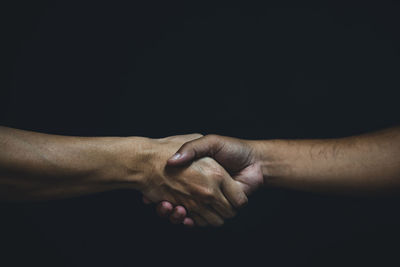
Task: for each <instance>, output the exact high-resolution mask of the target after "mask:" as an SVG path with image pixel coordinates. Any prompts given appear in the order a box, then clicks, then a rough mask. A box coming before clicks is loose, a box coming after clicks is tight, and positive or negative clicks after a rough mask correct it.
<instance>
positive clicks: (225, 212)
mask: <svg viewBox="0 0 400 267" xmlns="http://www.w3.org/2000/svg"><path fill="white" fill-rule="evenodd" d="M211 206H212V207H213V209H215V210H216V211H217V212H218V214H219V215H221V217H222V218H224V219H230V218H233V217H235V215H236V211H235V209H234V208H233V207H232V205H231V203H230V202H229V201H228V200H227V199H226V197H225V196H224V195H223V194H222V193H220V195H219V196H218V197H217V198H216V200H215V201H214V202H213V203H212V204H211Z"/></svg>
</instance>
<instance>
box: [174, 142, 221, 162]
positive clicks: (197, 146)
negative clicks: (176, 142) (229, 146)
mask: <svg viewBox="0 0 400 267" xmlns="http://www.w3.org/2000/svg"><path fill="white" fill-rule="evenodd" d="M220 146H221V144H220V143H219V142H218V140H217V139H216V136H214V135H207V136H204V137H201V138H198V139H195V140H192V141H189V142H186V143H185V144H183V145H182V146H181V148H179V150H178V151H177V152H176V153H175V154H174V155H173V156H172V157H171V158H170V159H168V161H167V165H171V166H172V165H182V164H185V163H188V162H190V161H192V160H195V159H198V158H202V157H206V156H209V157H213V155H214V154H215V153H216V151H218V150H219V148H220Z"/></svg>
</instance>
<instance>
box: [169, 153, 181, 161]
mask: <svg viewBox="0 0 400 267" xmlns="http://www.w3.org/2000/svg"><path fill="white" fill-rule="evenodd" d="M181 156H182V155H181V154H180V153H176V154H175V155H173V156H172V157H171V159H172V160H177V159H179V158H180V157H181Z"/></svg>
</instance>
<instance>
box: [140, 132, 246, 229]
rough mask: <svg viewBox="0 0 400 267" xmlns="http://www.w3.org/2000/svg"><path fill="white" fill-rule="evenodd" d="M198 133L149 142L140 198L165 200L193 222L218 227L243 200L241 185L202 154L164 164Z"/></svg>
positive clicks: (212, 160)
mask: <svg viewBox="0 0 400 267" xmlns="http://www.w3.org/2000/svg"><path fill="white" fill-rule="evenodd" d="M198 137H200V135H183V136H173V137H168V138H163V139H158V140H154V141H153V145H152V150H154V151H155V153H152V156H151V160H150V163H151V165H150V166H148V167H147V168H146V169H148V170H150V171H149V172H148V173H147V174H145V176H146V177H147V178H146V181H145V185H144V186H143V188H142V190H141V191H142V193H143V195H144V197H145V198H146V199H147V200H148V201H150V202H154V203H158V202H160V201H168V202H169V203H171V204H173V205H181V206H184V207H185V208H186V210H187V211H188V214H189V216H190V217H191V218H193V219H194V221H195V222H196V224H197V225H200V226H205V225H207V224H211V225H214V226H219V225H221V224H223V221H224V219H225V218H231V217H233V216H234V215H235V208H240V207H241V206H243V205H245V204H246V203H247V197H246V195H245V193H244V192H243V188H242V187H241V184H240V183H238V182H235V181H234V180H233V179H232V177H231V176H230V175H229V174H228V173H227V172H226V171H225V169H224V168H222V167H221V166H220V165H219V164H218V163H217V162H216V161H215V160H214V159H211V158H209V157H204V158H201V159H199V160H196V161H193V162H192V163H191V164H185V165H184V166H183V165H182V164H181V165H180V166H179V165H178V164H176V166H172V165H171V166H166V165H167V159H168V158H169V157H171V155H172V154H173V153H174V152H175V151H177V149H178V148H179V147H180V146H182V144H184V143H185V142H188V141H189V142H190V141H191V140H194V139H195V138H198Z"/></svg>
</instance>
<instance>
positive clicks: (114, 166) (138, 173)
mask: <svg viewBox="0 0 400 267" xmlns="http://www.w3.org/2000/svg"><path fill="white" fill-rule="evenodd" d="M104 150H105V151H106V154H107V155H108V156H107V157H106V159H107V162H106V163H105V164H104V165H103V166H102V167H101V173H102V175H101V177H103V180H104V181H106V182H107V183H110V184H113V185H115V186H116V187H117V188H119V189H124V188H129V189H135V190H139V191H142V190H143V189H144V188H145V187H146V184H147V183H148V181H147V180H148V179H149V177H150V176H151V175H150V172H152V170H153V164H154V159H155V155H156V142H155V140H153V139H150V138H145V137H122V138H114V139H113V140H111V141H109V142H106V144H105V148H104ZM104 150H103V151H104Z"/></svg>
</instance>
